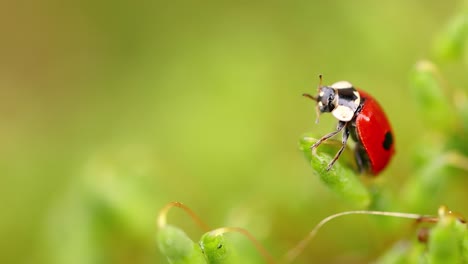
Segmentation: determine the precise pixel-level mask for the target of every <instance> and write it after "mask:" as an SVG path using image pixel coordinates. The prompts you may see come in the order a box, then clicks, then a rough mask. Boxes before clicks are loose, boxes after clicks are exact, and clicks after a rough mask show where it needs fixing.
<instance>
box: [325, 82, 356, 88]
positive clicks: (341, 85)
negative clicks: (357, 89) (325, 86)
mask: <svg viewBox="0 0 468 264" xmlns="http://www.w3.org/2000/svg"><path fill="white" fill-rule="evenodd" d="M330 87H332V88H335V89H346V88H352V87H353V85H352V84H351V83H350V82H347V81H339V82H336V83H334V84H332V85H330Z"/></svg>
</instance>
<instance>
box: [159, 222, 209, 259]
mask: <svg viewBox="0 0 468 264" xmlns="http://www.w3.org/2000/svg"><path fill="white" fill-rule="evenodd" d="M157 242H158V246H159V249H160V250H161V252H162V253H163V254H164V255H165V256H166V257H167V260H168V261H169V263H171V264H206V261H205V258H204V256H203V253H202V251H201V248H200V246H199V245H197V244H195V243H194V242H193V241H192V240H191V239H190V238H189V237H188V236H187V235H186V234H185V232H184V231H182V230H181V229H179V228H177V227H174V226H171V225H166V226H164V227H163V228H161V229H160V230H159V232H158V235H157Z"/></svg>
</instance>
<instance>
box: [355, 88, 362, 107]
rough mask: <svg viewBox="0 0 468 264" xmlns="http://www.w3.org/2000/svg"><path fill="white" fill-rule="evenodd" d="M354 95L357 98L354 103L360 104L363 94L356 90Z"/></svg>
mask: <svg viewBox="0 0 468 264" xmlns="http://www.w3.org/2000/svg"><path fill="white" fill-rule="evenodd" d="M354 95H355V96H356V100H354V103H355V104H356V105H359V104H360V103H361V95H360V94H359V92H358V91H354Z"/></svg>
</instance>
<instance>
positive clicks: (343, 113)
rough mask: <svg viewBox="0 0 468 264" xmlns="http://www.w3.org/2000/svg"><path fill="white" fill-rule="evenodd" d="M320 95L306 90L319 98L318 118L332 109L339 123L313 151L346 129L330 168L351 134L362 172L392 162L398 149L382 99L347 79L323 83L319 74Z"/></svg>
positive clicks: (357, 162) (383, 167)
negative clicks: (356, 86) (325, 84)
mask: <svg viewBox="0 0 468 264" xmlns="http://www.w3.org/2000/svg"><path fill="white" fill-rule="evenodd" d="M319 77H320V84H319V87H318V95H317V96H312V95H310V94H303V96H305V97H307V98H310V99H312V100H314V101H316V102H317V106H316V112H317V119H316V123H318V118H319V116H320V114H321V113H325V112H330V113H331V114H332V115H333V116H334V117H335V118H336V119H338V125H337V127H336V130H335V131H333V132H331V133H328V134H326V135H324V136H323V137H322V138H320V139H319V140H318V141H317V142H315V144H314V145H312V147H311V150H312V153H315V152H316V149H317V147H318V146H319V145H320V144H322V143H323V142H324V141H326V140H327V139H329V138H331V137H333V136H334V135H336V134H338V133H339V132H340V131H343V136H342V141H341V142H342V146H341V148H340V150H339V151H338V152H337V153H336V155H335V157H334V158H333V159H332V161H331V162H330V164H328V167H327V171H328V170H330V169H331V168H332V167H333V164H334V163H335V162H336V160H338V158H339V157H340V155H341V153H342V152H343V150H344V149H345V147H346V143H347V141H348V138H349V136H350V135H351V138H352V139H353V140H354V141H355V142H356V144H355V147H354V156H355V159H356V164H357V165H358V168H359V171H360V172H361V173H370V174H372V175H378V174H379V173H380V172H381V171H382V170H383V169H385V167H386V166H387V165H388V163H389V162H390V159H391V158H392V156H393V154H394V153H395V142H394V136H393V131H392V127H391V126H390V122H389V121H388V118H387V116H386V115H385V112H384V111H383V109H382V107H380V105H379V103H378V102H377V101H376V100H375V99H374V98H373V97H372V96H370V95H369V94H368V93H366V92H364V91H362V90H360V89H356V88H355V87H354V86H353V85H352V84H351V83H349V82H347V81H340V82H336V83H334V84H332V85H330V86H322V76H321V75H320V76H319Z"/></svg>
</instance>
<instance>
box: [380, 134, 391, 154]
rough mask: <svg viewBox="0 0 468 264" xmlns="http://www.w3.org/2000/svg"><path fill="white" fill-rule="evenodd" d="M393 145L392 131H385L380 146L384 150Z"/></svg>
mask: <svg viewBox="0 0 468 264" xmlns="http://www.w3.org/2000/svg"><path fill="white" fill-rule="evenodd" d="M392 145H393V135H392V132H390V131H387V133H385V139H384V142H383V143H382V146H383V148H384V149H385V150H390V148H391V147H392Z"/></svg>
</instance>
